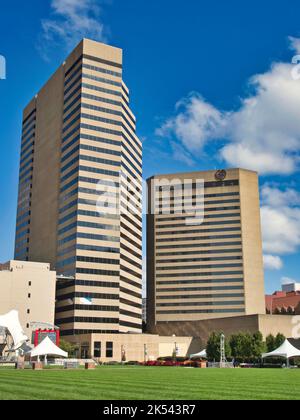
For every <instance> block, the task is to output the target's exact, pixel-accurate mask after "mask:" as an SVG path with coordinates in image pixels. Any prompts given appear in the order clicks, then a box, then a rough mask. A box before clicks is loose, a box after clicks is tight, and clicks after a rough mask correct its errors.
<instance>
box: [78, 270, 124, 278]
mask: <svg viewBox="0 0 300 420" xmlns="http://www.w3.org/2000/svg"><path fill="white" fill-rule="evenodd" d="M76 274H89V275H92V276H111V277H119V276H120V272H119V271H113V270H96V269H92V268H76Z"/></svg>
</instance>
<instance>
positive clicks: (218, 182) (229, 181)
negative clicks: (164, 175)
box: [156, 179, 240, 192]
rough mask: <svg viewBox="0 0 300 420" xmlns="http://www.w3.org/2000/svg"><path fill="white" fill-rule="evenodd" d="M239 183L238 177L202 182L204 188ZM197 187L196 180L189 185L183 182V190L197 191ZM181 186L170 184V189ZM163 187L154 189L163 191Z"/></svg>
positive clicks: (237, 184)
mask: <svg viewBox="0 0 300 420" xmlns="http://www.w3.org/2000/svg"><path fill="white" fill-rule="evenodd" d="M239 184H240V183H239V180H238V179H235V180H228V181H212V182H205V183H204V188H218V187H237V186H239ZM198 187H199V186H198V185H197V183H196V182H193V183H192V184H190V185H187V184H184V190H189V189H193V190H195V191H197V188H198ZM168 188H169V187H168ZM182 188H183V185H182V184H178V185H173V186H171V190H174V191H178V190H182ZM164 189H166V187H163V186H161V185H160V186H158V187H156V191H160V192H163V191H164Z"/></svg>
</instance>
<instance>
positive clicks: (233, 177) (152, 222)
mask: <svg viewBox="0 0 300 420" xmlns="http://www.w3.org/2000/svg"><path fill="white" fill-rule="evenodd" d="M201 182H204V190H203V188H202V189H201V188H200V189H199V187H198V185H200V186H201ZM168 202H169V205H168ZM195 211H196V212H197V213H195ZM147 217H148V220H147V222H148V224H147V270H148V272H147V283H148V311H147V317H148V327H149V331H151V332H154V331H156V330H157V329H159V324H160V323H164V325H166V324H165V323H166V322H176V321H185V322H193V321H197V320H205V319H214V318H224V317H227V316H228V317H232V316H235V315H236V316H238V315H252V314H265V302H264V273H263V256H262V237H261V222H260V202H259V187H258V176H257V173H255V172H252V171H247V170H242V169H230V170H228V171H217V172H216V171H206V172H192V173H180V174H171V175H160V176H155V177H153V178H150V179H149V180H148V216H147ZM197 219H199V223H198V222H197ZM156 327H157V328H156Z"/></svg>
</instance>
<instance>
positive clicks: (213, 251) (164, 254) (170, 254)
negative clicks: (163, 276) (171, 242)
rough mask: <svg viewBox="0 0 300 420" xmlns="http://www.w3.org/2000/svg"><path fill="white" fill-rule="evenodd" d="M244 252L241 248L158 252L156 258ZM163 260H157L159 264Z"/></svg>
mask: <svg viewBox="0 0 300 420" xmlns="http://www.w3.org/2000/svg"><path fill="white" fill-rule="evenodd" d="M242 252H243V250H242V248H239V249H237V248H236V249H211V250H208V249H205V250H201V251H187V252H183V251H181V252H157V253H156V257H158V258H159V257H164V258H165V257H176V256H183V255H186V256H189V255H203V254H237V253H242ZM162 261H163V260H160V259H157V263H159V262H160V263H161V262H162ZM165 261H167V260H165ZM168 261H169V262H171V261H178V260H177V259H176V260H173V259H170V260H168Z"/></svg>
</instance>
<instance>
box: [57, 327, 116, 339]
mask: <svg viewBox="0 0 300 420" xmlns="http://www.w3.org/2000/svg"><path fill="white" fill-rule="evenodd" d="M89 334H112V335H113V334H119V329H116V330H100V329H98V330H78V329H76V330H75V329H74V330H63V329H62V330H61V331H60V335H61V337H70V336H74V335H75V336H76V335H89Z"/></svg>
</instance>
